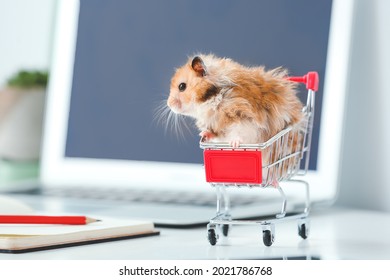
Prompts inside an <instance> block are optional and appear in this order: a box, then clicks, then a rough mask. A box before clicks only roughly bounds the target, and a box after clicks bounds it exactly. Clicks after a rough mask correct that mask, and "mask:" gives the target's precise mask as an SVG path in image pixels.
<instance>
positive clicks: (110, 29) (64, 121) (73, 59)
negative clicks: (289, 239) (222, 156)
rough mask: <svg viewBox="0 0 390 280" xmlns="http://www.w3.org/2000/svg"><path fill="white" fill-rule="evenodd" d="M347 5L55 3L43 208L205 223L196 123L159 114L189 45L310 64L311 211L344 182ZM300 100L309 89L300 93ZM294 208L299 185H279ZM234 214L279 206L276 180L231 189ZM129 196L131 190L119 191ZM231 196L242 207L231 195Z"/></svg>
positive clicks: (238, 56)
mask: <svg viewBox="0 0 390 280" xmlns="http://www.w3.org/2000/svg"><path fill="white" fill-rule="evenodd" d="M352 16H353V1H350V0H348V1H346V0H333V1H317V2H316V3H313V1H311V0H297V1H294V3H292V2H291V1H289V0H278V1H257V0H248V1H244V2H242V1H223V2H221V1H207V0H197V1H182V0H167V1H151V0H148V1H130V0H121V1H97V2H96V1H86V0H63V1H59V2H58V7H57V16H56V27H55V34H54V35H55V40H54V47H53V55H52V65H51V69H50V83H49V87H48V98H47V103H46V111H45V124H44V140H43V145H42V158H41V183H42V194H43V195H41V196H40V200H39V205H40V206H41V207H44V208H45V209H46V210H50V211H53V210H56V211H60V210H61V211H64V210H65V211H71V212H82V213H88V214H89V215H94V214H96V215H97V214H102V215H112V216H118V217H129V218H142V219H151V220H153V221H154V222H155V223H156V224H157V225H160V226H174V227H175V226H176V227H187V226H193V225H199V224H204V223H206V222H207V221H208V220H209V219H210V218H212V217H213V216H214V214H215V204H216V198H215V190H214V188H213V187H212V186H210V185H209V184H208V183H206V180H205V174H204V167H203V158H202V156H203V151H202V150H201V149H200V148H199V136H198V132H197V131H196V128H195V127H194V125H193V122H192V120H190V119H183V120H182V121H183V123H182V125H181V126H179V127H175V126H173V124H169V123H164V122H162V123H161V122H159V121H158V120H157V119H156V111H158V108H160V107H159V106H161V104H163V103H164V102H165V100H166V98H167V97H168V93H169V85H170V78H171V76H172V75H173V73H174V69H175V67H179V66H180V65H182V64H183V63H184V62H185V61H186V60H187V58H188V57H189V56H191V55H193V54H195V53H199V52H200V53H214V54H215V55H217V56H220V57H230V58H232V59H233V60H235V61H237V62H239V63H242V64H245V65H264V66H266V68H267V69H271V68H275V67H278V66H284V67H286V68H288V69H289V72H290V74H291V75H295V76H300V75H304V74H306V73H307V72H308V71H317V72H318V73H319V76H320V85H319V90H318V93H317V94H316V117H315V121H314V130H313V138H312V146H311V158H310V165H309V171H308V173H307V174H306V175H305V176H304V177H302V178H300V179H302V180H305V181H307V182H308V183H309V185H310V198H311V202H312V206H313V207H315V206H316V205H320V204H329V203H332V202H333V201H334V200H335V198H336V196H337V191H338V186H339V184H338V180H339V179H338V178H339V162H340V149H341V147H342V135H343V121H344V119H343V117H344V104H345V99H346V93H347V84H348V83H347V81H348V67H349V48H350V37H351V30H352ZM301 92H302V93H301V94H300V95H301V98H302V100H305V99H306V89H305V88H304V87H302V88H301ZM281 185H282V187H283V190H284V192H285V193H286V195H287V197H288V198H289V200H288V210H291V211H299V210H298V209H300V208H301V207H302V204H303V201H304V199H303V197H304V195H305V192H304V191H305V190H304V188H302V187H301V186H296V184H291V185H290V183H288V182H283V183H282V184H281ZM227 191H228V192H229V193H230V196H231V201H232V215H233V216H234V217H235V218H252V217H259V216H267V215H272V214H274V213H275V212H276V213H277V212H278V211H280V207H281V200H280V196H279V193H278V192H277V191H275V190H274V189H272V188H265V189H261V188H235V187H229V188H228V190H227ZM127 197H129V198H128V199H127ZM236 202H237V203H236Z"/></svg>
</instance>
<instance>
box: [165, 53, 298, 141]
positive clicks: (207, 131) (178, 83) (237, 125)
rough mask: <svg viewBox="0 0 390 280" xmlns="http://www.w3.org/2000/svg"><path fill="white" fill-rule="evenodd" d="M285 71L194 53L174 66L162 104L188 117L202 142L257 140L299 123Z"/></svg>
mask: <svg viewBox="0 0 390 280" xmlns="http://www.w3.org/2000/svg"><path fill="white" fill-rule="evenodd" d="M286 76H287V71H286V70H285V69H283V68H276V69H273V70H270V71H266V70H265V68H264V67H262V66H259V67H246V66H243V65H241V64H239V63H237V62H234V61H233V60H231V59H229V58H218V57H216V56H214V55H212V54H208V55H204V54H200V55H197V56H195V57H192V58H190V59H189V60H188V61H187V63H186V64H185V65H183V66H182V67H180V68H178V69H177V70H176V72H175V74H174V75H173V77H172V80H171V86H170V94H169V98H168V100H167V105H168V106H169V108H170V109H171V110H172V111H173V112H174V113H176V114H181V115H186V116H190V117H193V118H194V119H195V120H196V125H197V127H198V128H199V130H200V135H201V136H202V137H203V138H204V139H205V140H206V141H212V142H228V143H230V144H231V145H232V146H233V147H235V148H236V147H238V146H239V145H240V144H243V143H245V144H253V143H261V142H264V141H266V140H268V139H269V138H270V137H272V136H273V135H275V134H276V133H277V132H279V131H280V130H282V129H284V128H285V127H286V126H288V125H297V126H298V127H299V125H300V124H301V123H302V119H303V114H302V107H303V106H302V104H301V102H300V100H299V99H298V97H297V96H296V89H295V83H294V82H290V81H288V80H287V79H286Z"/></svg>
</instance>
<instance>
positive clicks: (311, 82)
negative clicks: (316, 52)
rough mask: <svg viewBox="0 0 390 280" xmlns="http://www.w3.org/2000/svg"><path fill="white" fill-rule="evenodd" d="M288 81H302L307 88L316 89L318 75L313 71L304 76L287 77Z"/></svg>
mask: <svg viewBox="0 0 390 280" xmlns="http://www.w3.org/2000/svg"><path fill="white" fill-rule="evenodd" d="M288 79H289V80H290V81H293V82H297V83H302V84H305V85H306V88H307V89H311V90H312V91H317V90H318V84H319V80H320V79H319V77H318V73H317V72H315V71H312V72H308V73H307V74H306V75H305V76H302V77H288Z"/></svg>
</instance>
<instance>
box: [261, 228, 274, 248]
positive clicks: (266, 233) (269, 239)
mask: <svg viewBox="0 0 390 280" xmlns="http://www.w3.org/2000/svg"><path fill="white" fill-rule="evenodd" d="M263 242H264V245H265V246H268V247H269V246H271V245H272V243H274V234H273V233H272V232H271V230H269V229H266V230H263Z"/></svg>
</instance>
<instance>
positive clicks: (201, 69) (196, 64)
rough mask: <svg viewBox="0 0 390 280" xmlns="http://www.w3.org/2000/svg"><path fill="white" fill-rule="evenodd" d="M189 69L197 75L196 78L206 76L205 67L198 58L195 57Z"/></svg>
mask: <svg viewBox="0 0 390 280" xmlns="http://www.w3.org/2000/svg"><path fill="white" fill-rule="evenodd" d="M191 67H192V69H194V71H195V72H196V73H197V74H198V76H206V73H207V72H206V66H205V65H204V63H203V60H202V59H201V58H200V57H199V56H195V57H194V58H193V59H192V63H191Z"/></svg>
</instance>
